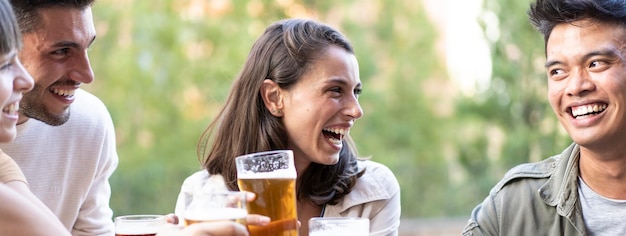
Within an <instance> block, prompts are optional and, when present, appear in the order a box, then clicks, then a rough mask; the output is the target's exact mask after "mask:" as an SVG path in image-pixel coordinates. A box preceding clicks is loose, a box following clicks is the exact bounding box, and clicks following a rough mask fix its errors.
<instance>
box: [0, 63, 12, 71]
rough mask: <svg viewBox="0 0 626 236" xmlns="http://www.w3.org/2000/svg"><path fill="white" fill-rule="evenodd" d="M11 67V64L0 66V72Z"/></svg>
mask: <svg viewBox="0 0 626 236" xmlns="http://www.w3.org/2000/svg"><path fill="white" fill-rule="evenodd" d="M12 65H13V64H11V63H6V64H3V65H2V66H0V70H8V69H9V68H11V66H12Z"/></svg>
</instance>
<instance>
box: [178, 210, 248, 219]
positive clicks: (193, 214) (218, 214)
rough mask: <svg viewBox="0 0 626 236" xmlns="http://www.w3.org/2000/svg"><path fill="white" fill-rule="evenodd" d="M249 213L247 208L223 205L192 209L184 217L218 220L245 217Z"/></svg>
mask: <svg viewBox="0 0 626 236" xmlns="http://www.w3.org/2000/svg"><path fill="white" fill-rule="evenodd" d="M247 215H248V211H246V209H241V208H229V207H221V208H203V209H190V210H187V211H186V212H185V216H184V217H185V219H188V220H194V221H218V220H237V219H244V218H246V216H247Z"/></svg>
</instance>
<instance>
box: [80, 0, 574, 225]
mask: <svg viewBox="0 0 626 236" xmlns="http://www.w3.org/2000/svg"><path fill="white" fill-rule="evenodd" d="M461 1H466V0H448V1H445V2H443V6H444V7H443V8H433V7H432V4H433V3H436V2H437V1H436V0H435V1H432V0H430V1H427V0H423V1H414V0H343V1H330V0H324V1H321V0H320V1H313V0H237V1H234V0H151V1H126V0H99V1H97V2H96V4H95V5H94V8H93V10H94V18H95V24H96V29H97V31H98V39H97V41H96V43H95V44H94V45H93V46H92V49H91V51H90V57H91V62H92V65H93V68H94V71H95V74H96V81H95V82H94V83H92V84H90V85H89V86H88V87H87V89H88V90H90V91H92V92H93V93H95V94H96V95H98V96H99V97H100V98H101V99H102V100H103V101H104V102H105V103H106V104H107V106H108V108H109V110H110V112H111V115H112V117H113V121H114V123H115V125H116V133H117V142H118V143H117V147H118V153H119V156H120V164H119V167H118V170H117V171H116V172H115V174H114V175H113V177H112V179H111V185H112V190H113V195H112V199H111V206H112V208H113V209H114V212H115V215H124V214H138V213H169V212H173V210H174V203H175V200H176V197H177V194H178V192H179V189H180V185H181V184H182V181H183V180H184V179H185V177H187V176H188V175H190V174H191V173H193V172H195V171H197V170H199V168H200V167H199V166H200V165H199V162H198V157H197V155H196V144H197V140H198V138H199V136H200V134H201V133H202V131H203V130H204V128H205V127H206V126H207V124H208V123H209V122H210V121H211V120H212V119H213V118H214V116H215V114H216V113H217V110H218V109H219V108H220V106H221V104H222V103H223V101H224V100H225V97H226V95H227V93H228V90H229V88H230V85H231V82H232V80H233V78H234V77H235V76H236V75H237V73H238V71H239V69H240V67H241V65H242V64H243V62H244V60H245V58H246V56H247V53H248V51H249V49H250V47H251V46H252V43H253V42H254V40H255V39H256V38H257V37H258V36H259V35H260V34H261V33H262V32H263V30H264V28H265V27H266V26H267V25H269V24H271V23H272V22H274V21H276V20H279V19H283V18H290V17H304V18H313V19H317V20H320V21H323V22H325V23H328V24H330V25H332V26H335V27H336V28H338V29H339V30H340V31H342V32H343V33H344V34H346V35H347V36H348V38H350V39H351V41H352V42H353V44H354V47H355V49H356V52H357V58H358V60H359V64H360V72H361V80H362V82H363V87H364V92H363V94H362V96H361V97H360V102H361V105H362V107H363V109H364V111H365V116H364V117H363V118H362V119H360V120H359V121H358V122H357V123H356V125H355V127H354V128H353V130H352V131H351V135H352V136H353V137H354V139H355V140H356V142H357V145H358V147H359V152H360V154H361V155H362V156H369V157H371V159H373V160H375V161H378V162H381V163H384V164H386V165H387V166H389V168H391V170H392V171H394V173H395V175H396V177H397V178H398V181H399V182H400V185H401V189H402V217H403V218H439V217H468V216H469V212H470V211H471V209H472V208H473V207H474V206H475V205H476V204H478V203H479V202H481V201H482V199H483V198H484V197H485V196H486V194H487V193H488V191H489V189H490V188H491V187H492V186H493V185H494V184H495V183H496V182H497V181H498V180H499V179H500V178H501V177H502V175H503V174H504V172H505V171H506V170H507V169H509V168H511V167H512V166H514V165H516V164H518V163H522V162H528V161H537V160H540V159H543V158H545V157H547V156H549V155H552V154H555V153H559V152H560V150H561V149H563V148H565V146H566V145H567V144H568V143H569V142H570V140H569V139H568V138H567V136H566V135H565V133H564V132H563V131H562V129H561V128H560V126H559V125H558V122H557V121H556V119H555V118H554V115H553V114H552V112H551V110H550V108H549V106H548V104H547V102H546V99H545V97H546V82H545V72H544V70H543V60H544V58H543V41H542V38H541V36H540V35H539V34H538V33H536V32H535V31H534V29H533V28H532V27H531V26H530V24H529V23H528V21H527V18H526V9H527V7H528V4H529V0H518V1H512V0H484V1H483V2H482V3H480V2H478V4H477V5H478V6H479V7H480V8H481V10H480V14H479V15H478V16H477V17H476V18H475V19H471V20H472V21H475V23H477V24H478V25H479V26H481V29H482V30H483V31H481V32H480V33H481V34H482V35H483V36H484V39H485V42H486V43H487V45H488V47H487V49H486V50H488V52H487V53H488V55H490V56H491V61H490V63H491V68H490V76H489V83H488V85H487V87H486V88H484V89H482V90H477V91H476V92H474V93H464V92H462V88H461V87H460V86H459V83H458V81H459V79H460V80H461V81H462V80H464V79H469V78H464V76H463V75H461V76H460V77H459V76H457V78H455V79H453V78H452V77H453V76H452V75H451V73H450V72H449V71H450V70H449V68H448V66H447V63H446V62H447V60H448V59H449V58H448V55H450V51H447V50H452V49H450V48H446V46H445V45H446V43H445V42H446V40H448V39H446V32H447V31H446V30H447V28H446V23H447V22H445V21H442V19H444V20H445V19H451V18H450V17H454V15H451V14H452V13H451V12H450V11H449V10H446V9H451V8H455V7H457V8H458V6H457V5H458V4H459V3H461ZM474 2H475V1H474ZM439 3H440V4H439V6H441V5H442V4H441V3H442V2H439ZM429 6H431V7H429ZM442 16H443V17H442ZM493 32H496V34H493ZM449 33H450V32H448V35H450V34H449ZM494 35H495V36H494ZM461 38H462V37H461ZM471 47H473V46H472V45H471V44H468V45H465V46H464V47H462V48H461V49H460V50H455V51H454V53H456V54H464V53H465V54H467V53H470V52H469V51H468V52H466V51H465V50H466V49H470V48H471ZM470 58H471V55H470ZM477 63H480V61H475V60H467V61H465V62H464V64H466V65H468V66H478V64H477Z"/></svg>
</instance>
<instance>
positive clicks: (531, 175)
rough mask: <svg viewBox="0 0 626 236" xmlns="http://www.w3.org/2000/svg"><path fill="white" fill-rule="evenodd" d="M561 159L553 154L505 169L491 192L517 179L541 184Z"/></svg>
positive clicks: (495, 191) (497, 190) (550, 174)
mask: <svg viewBox="0 0 626 236" xmlns="http://www.w3.org/2000/svg"><path fill="white" fill-rule="evenodd" d="M561 159H562V158H561V156H560V155H555V156H552V157H550V158H547V159H545V160H543V161H539V162H533V163H524V164H519V165H517V166H515V167H513V168H511V169H510V170H509V171H507V172H506V174H505V175H504V177H503V178H502V179H501V180H500V181H499V182H498V184H496V186H494V188H493V189H492V191H493V193H497V192H499V191H501V190H502V189H503V188H505V187H507V186H509V185H511V184H512V183H515V182H519V181H522V182H537V183H538V184H543V182H545V181H546V180H547V179H548V178H550V176H552V174H553V173H554V170H555V169H556V167H557V165H558V163H559V161H561ZM534 187H538V186H534V185H533V188H534Z"/></svg>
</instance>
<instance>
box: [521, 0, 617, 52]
mask: <svg viewBox="0 0 626 236" xmlns="http://www.w3.org/2000/svg"><path fill="white" fill-rule="evenodd" d="M528 17H529V19H530V22H531V23H532V25H533V26H534V27H535V28H536V29H537V30H538V31H539V32H540V33H541V34H543V38H544V40H545V41H546V42H547V41H548V38H549V36H550V33H551V32H552V29H554V26H555V25H557V24H561V23H570V22H574V21H578V20H583V19H589V20H592V21H596V22H605V23H612V24H618V25H622V26H626V1H624V0H537V1H535V2H534V3H532V4H530V9H529V10H528Z"/></svg>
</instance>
